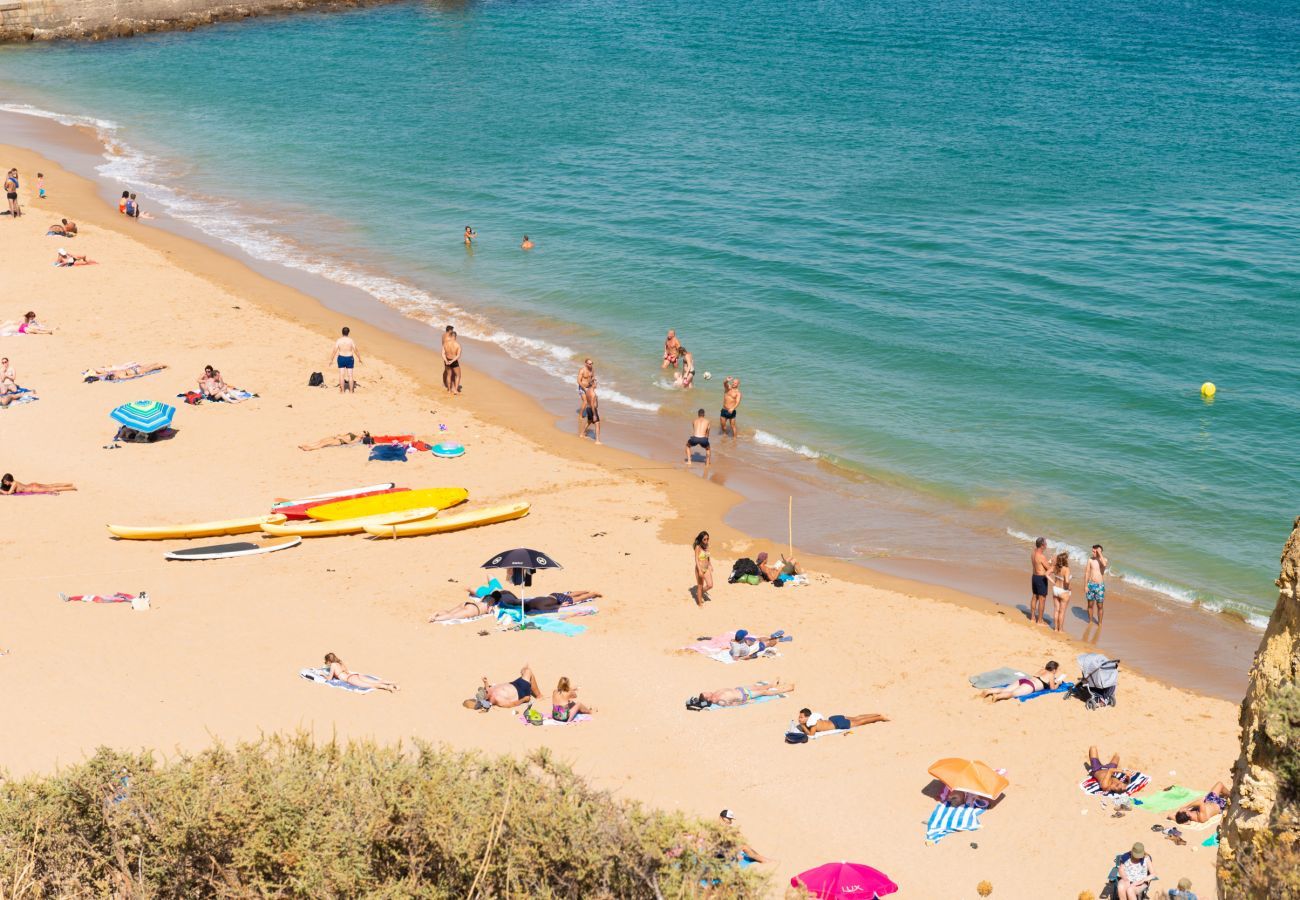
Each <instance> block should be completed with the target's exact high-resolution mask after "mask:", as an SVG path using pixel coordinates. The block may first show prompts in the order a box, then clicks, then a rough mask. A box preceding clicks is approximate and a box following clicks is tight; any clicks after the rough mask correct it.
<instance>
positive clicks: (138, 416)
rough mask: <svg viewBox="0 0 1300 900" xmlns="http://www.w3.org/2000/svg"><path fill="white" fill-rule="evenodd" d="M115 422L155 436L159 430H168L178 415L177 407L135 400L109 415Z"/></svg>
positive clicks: (155, 401)
mask: <svg viewBox="0 0 1300 900" xmlns="http://www.w3.org/2000/svg"><path fill="white" fill-rule="evenodd" d="M108 415H109V418H111V419H112V420H113V421H114V422H120V423H121V424H123V425H125V426H126V427H127V428H134V429H135V430H136V431H139V432H142V433H144V434H153V433H154V432H155V431H157V430H158V429H159V428H166V427H167V426H168V425H170V424H171V423H172V417H173V416H175V415H176V407H174V406H168V405H167V404H166V403H160V402H159V401H157V400H134V401H132V402H131V403H123V404H122V405H121V406H119V407H118V408H117V409H115V410H113V411H112V412H111V413H109V414H108Z"/></svg>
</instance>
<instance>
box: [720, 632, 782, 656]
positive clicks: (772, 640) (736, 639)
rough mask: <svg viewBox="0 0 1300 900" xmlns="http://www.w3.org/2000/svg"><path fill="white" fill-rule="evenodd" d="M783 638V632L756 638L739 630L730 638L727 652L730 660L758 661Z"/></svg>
mask: <svg viewBox="0 0 1300 900" xmlns="http://www.w3.org/2000/svg"><path fill="white" fill-rule="evenodd" d="M784 637H785V632H784V631H774V632H772V633H771V634H769V635H768V636H767V637H758V636H757V635H753V634H750V633H749V632H748V631H746V630H745V629H743V628H741V629H739V630H738V631H737V632H736V633H735V635H734V636H733V637H732V639H731V648H730V651H729V652H730V653H731V658H732V659H758V658H759V657H760V656H762V655H763V654H764V653H766V652H767V650H768V648H770V647H772V646H774V645H775V644H777V643H778V642H780V641H781V640H782V639H783V638H784Z"/></svg>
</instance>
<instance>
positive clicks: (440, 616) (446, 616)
mask: <svg viewBox="0 0 1300 900" xmlns="http://www.w3.org/2000/svg"><path fill="white" fill-rule="evenodd" d="M496 603H497V602H496V601H495V600H493V599H492V596H491V595H490V594H488V595H485V596H482V597H480V596H478V595H477V594H475V593H474V592H473V591H470V592H469V599H468V600H466V601H465V602H464V603H458V604H456V605H455V606H453V607H452V608H451V609H448V610H444V611H443V612H440V613H434V614H433V615H431V616H429V621H430V622H457V621H460V620H461V619H472V618H474V617H475V616H482V615H487V614H488V613H490V612H492V608H493V607H494V606H496Z"/></svg>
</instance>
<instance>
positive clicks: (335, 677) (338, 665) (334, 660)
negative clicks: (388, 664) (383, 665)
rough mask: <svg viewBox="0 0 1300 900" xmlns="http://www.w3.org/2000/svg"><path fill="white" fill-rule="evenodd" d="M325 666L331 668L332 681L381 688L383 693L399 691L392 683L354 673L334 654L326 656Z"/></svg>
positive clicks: (372, 676)
mask: <svg viewBox="0 0 1300 900" xmlns="http://www.w3.org/2000/svg"><path fill="white" fill-rule="evenodd" d="M325 665H327V666H329V670H330V680H331V681H342V682H345V683H346V684H351V685H354V686H356V687H364V688H379V690H381V691H388V692H390V693H391V692H393V691H396V690H399V688H398V686H397V685H395V684H394V683H393V682H391V681H384V680H383V679H382V678H376V677H375V676H374V675H362V674H361V673H360V672H353V671H352V670H350V669H349V668H348V667H347V666H345V665H344V664H343V660H341V659H339V658H338V657H337V656H336V655H334V654H333V653H326V654H325Z"/></svg>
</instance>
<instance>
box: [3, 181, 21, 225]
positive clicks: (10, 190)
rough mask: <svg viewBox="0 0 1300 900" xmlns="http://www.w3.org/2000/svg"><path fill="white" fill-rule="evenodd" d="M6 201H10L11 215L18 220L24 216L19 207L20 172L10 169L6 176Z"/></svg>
mask: <svg viewBox="0 0 1300 900" xmlns="http://www.w3.org/2000/svg"><path fill="white" fill-rule="evenodd" d="M5 199H6V200H8V201H9V215H11V216H13V217H14V218H15V219H17V218H18V217H19V216H21V215H22V214H23V211H22V207H20V206H19V205H18V170H17V169H10V170H9V174H7V175H6V176H5Z"/></svg>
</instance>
